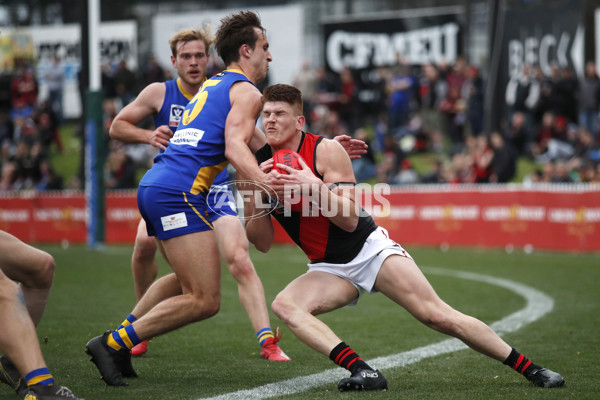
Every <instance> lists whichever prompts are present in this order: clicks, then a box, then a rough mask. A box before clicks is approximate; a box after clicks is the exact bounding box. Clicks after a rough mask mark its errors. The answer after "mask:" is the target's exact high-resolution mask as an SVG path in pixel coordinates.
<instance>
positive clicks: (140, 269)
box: [131, 218, 158, 301]
mask: <svg viewBox="0 0 600 400" xmlns="http://www.w3.org/2000/svg"><path fill="white" fill-rule="evenodd" d="M156 249H157V245H156V240H155V238H154V237H150V236H148V231H147V230H146V221H144V219H143V218H141V219H140V222H139V224H138V229H137V234H136V236H135V244H134V246H133V254H132V255H131V272H132V274H133V285H134V288H135V298H136V300H137V301H140V299H141V298H142V296H143V295H144V293H146V290H148V288H149V287H150V285H152V282H154V280H155V279H156V274H157V273H158V265H157V263H156Z"/></svg>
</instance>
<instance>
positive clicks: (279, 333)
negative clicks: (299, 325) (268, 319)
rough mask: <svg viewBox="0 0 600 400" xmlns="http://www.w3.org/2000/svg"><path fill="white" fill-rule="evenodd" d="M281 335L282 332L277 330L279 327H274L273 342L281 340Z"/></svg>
mask: <svg viewBox="0 0 600 400" xmlns="http://www.w3.org/2000/svg"><path fill="white" fill-rule="evenodd" d="M281 335H283V333H282V332H281V331H280V330H279V327H277V328H275V332H274V335H273V336H274V337H273V343H274V344H275V343H277V342H279V341H280V340H281Z"/></svg>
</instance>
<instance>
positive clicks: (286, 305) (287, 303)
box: [271, 293, 297, 325]
mask: <svg viewBox="0 0 600 400" xmlns="http://www.w3.org/2000/svg"><path fill="white" fill-rule="evenodd" d="M271 310H273V313H274V314H275V315H276V316H277V318H279V319H280V320H281V321H282V322H283V323H285V324H287V325H289V324H290V323H291V322H292V320H293V316H294V315H295V310H297V306H296V303H295V302H294V301H293V300H292V299H291V298H290V297H289V296H286V295H285V294H282V293H279V294H278V295H277V296H276V297H275V300H273V303H271Z"/></svg>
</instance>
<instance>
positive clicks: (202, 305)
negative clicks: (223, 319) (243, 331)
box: [190, 295, 221, 321]
mask: <svg viewBox="0 0 600 400" xmlns="http://www.w3.org/2000/svg"><path fill="white" fill-rule="evenodd" d="M220 308H221V296H219V295H205V296H202V297H195V298H194V301H193V304H192V306H191V307H190V311H191V312H192V319H193V320H194V321H201V320H203V319H206V318H210V317H212V316H214V315H216V314H217V313H218V312H219V309H220Z"/></svg>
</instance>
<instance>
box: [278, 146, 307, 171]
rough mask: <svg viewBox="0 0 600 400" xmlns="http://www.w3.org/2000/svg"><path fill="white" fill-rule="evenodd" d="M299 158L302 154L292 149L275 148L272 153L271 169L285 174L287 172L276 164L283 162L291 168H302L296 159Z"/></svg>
mask: <svg viewBox="0 0 600 400" xmlns="http://www.w3.org/2000/svg"><path fill="white" fill-rule="evenodd" d="M300 158H302V156H301V155H300V154H298V153H296V152H295V151H293V150H289V149H281V150H277V151H276V152H275V153H274V154H273V169H274V170H275V171H277V172H279V173H280V174H287V173H288V172H287V171H286V170H284V169H283V168H279V167H278V166H277V164H283V165H286V166H288V167H291V168H293V169H297V170H302V166H301V165H300V161H298V160H299V159H300ZM303 161H304V160H303Z"/></svg>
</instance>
